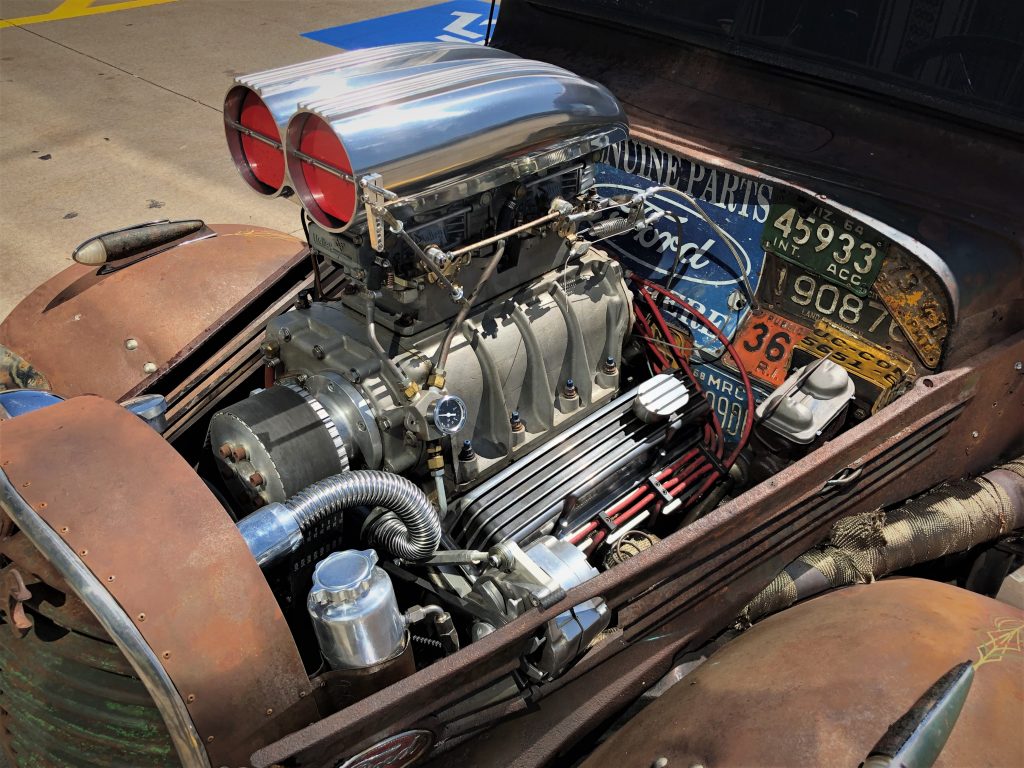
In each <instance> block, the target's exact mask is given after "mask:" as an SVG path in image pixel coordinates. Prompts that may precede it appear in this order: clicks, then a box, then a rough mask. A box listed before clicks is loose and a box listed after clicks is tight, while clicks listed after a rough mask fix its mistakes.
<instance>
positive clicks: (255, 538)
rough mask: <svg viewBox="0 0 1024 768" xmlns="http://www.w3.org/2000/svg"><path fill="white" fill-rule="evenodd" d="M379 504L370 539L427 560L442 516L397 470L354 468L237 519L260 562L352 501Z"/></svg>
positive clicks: (271, 560) (291, 548)
mask: <svg viewBox="0 0 1024 768" xmlns="http://www.w3.org/2000/svg"><path fill="white" fill-rule="evenodd" d="M363 506H367V507H381V508H383V509H384V510H386V513H385V514H384V515H382V516H380V517H378V518H376V519H375V520H374V521H373V523H372V524H371V525H370V526H369V530H368V534H369V538H370V543H371V544H373V545H374V546H380V547H382V548H383V549H385V550H387V551H388V552H390V553H391V554H392V555H394V556H396V557H400V558H402V559H403V560H409V561H419V560H426V559H427V558H429V557H430V556H431V555H433V554H434V551H435V550H436V549H437V545H438V542H439V541H440V539H441V521H440V520H439V519H438V516H437V512H436V511H435V510H434V507H433V506H432V505H431V503H430V501H429V500H428V499H427V497H426V494H424V493H423V491H421V490H420V489H419V488H417V487H416V486H415V485H414V484H413V483H412V482H410V481H409V480H406V479H405V478H404V477H401V476H400V475H395V474H392V473H390V472H379V471H377V470H370V469H367V470H355V471H352V472H342V473H341V474H338V475H332V476H331V477H328V478H326V479H324V480H320V481H318V482H315V483H313V484H312V485H309V486H307V487H306V488H304V489H303V490H301V491H299V492H298V493H297V494H295V495H294V496H292V497H291V498H290V499H288V500H287V501H285V502H284V503H277V502H273V503H271V504H267V505H266V506H265V507H261V508H260V509H258V510H256V511H255V512H253V513H252V514H251V515H249V516H248V517H246V518H243V519H242V520H241V521H240V522H239V523H238V530H239V532H240V533H241V534H242V537H243V538H244V539H245V543H246V544H247V545H248V546H249V551H250V552H252V555H253V557H255V558H256V562H257V563H259V565H260V566H267V565H270V564H272V563H274V562H276V561H277V560H278V559H280V558H281V557H283V556H284V555H287V554H289V553H290V552H294V551H295V550H296V549H297V548H298V547H299V545H300V544H301V543H302V542H303V540H304V536H305V534H306V533H307V532H308V531H309V530H310V529H311V528H313V527H314V526H316V524H317V523H319V522H320V521H322V520H323V519H324V518H326V517H328V516H330V515H336V514H337V513H339V512H341V511H342V510H343V509H348V508H350V507H363Z"/></svg>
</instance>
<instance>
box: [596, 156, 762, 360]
mask: <svg viewBox="0 0 1024 768" xmlns="http://www.w3.org/2000/svg"><path fill="white" fill-rule="evenodd" d="M602 161H603V162H601V163H599V164H598V165H597V169H596V174H595V176H596V180H597V187H598V189H599V190H600V191H601V193H602V194H606V195H616V194H627V193H633V192H637V191H640V190H643V189H647V188H649V187H651V186H654V185H656V184H664V185H668V186H672V187H675V188H677V189H680V190H682V191H683V192H686V193H687V194H688V195H691V196H692V197H693V198H694V199H696V200H697V202H698V204H699V205H700V207H701V208H702V209H703V210H704V211H705V212H706V213H707V214H708V216H710V217H711V219H712V220H713V221H714V222H715V224H717V225H718V226H719V227H720V228H721V229H722V231H723V232H725V233H726V235H728V237H729V239H730V240H731V242H732V245H733V246H734V248H735V250H736V252H737V254H738V255H739V257H740V259H741V261H742V262H743V263H742V267H743V272H744V273H746V275H747V279H748V280H749V282H750V285H751V287H752V288H754V289H755V290H756V288H757V283H758V281H759V279H760V276H761V268H762V267H763V266H764V260H765V254H764V250H763V249H762V248H761V232H762V230H763V228H764V222H765V220H766V218H767V216H768V206H769V204H770V202H771V197H772V187H771V185H769V184H766V183H764V182H763V181H760V180H758V179H752V178H747V177H743V176H737V175H736V174H732V173H728V172H727V171H724V170H722V169H720V168H712V167H709V166H705V165H702V164H700V163H697V162H694V161H692V160H688V159H686V158H683V157H678V156H676V155H672V154H669V153H668V152H664V151H662V150H659V149H656V148H654V147H651V146H648V145H647V144H643V143H641V142H638V141H627V142H623V143H622V144H617V145H615V146H613V147H610V148H609V149H608V150H606V152H605V155H604V157H603V158H602ZM648 208H649V212H652V211H654V210H658V209H660V210H663V211H666V212H667V213H672V214H675V216H676V217H677V218H678V220H679V223H681V224H682V231H681V232H680V230H679V227H677V224H676V222H675V221H673V220H672V218H671V217H669V216H667V215H666V216H665V217H663V218H662V219H661V220H660V221H659V222H658V223H657V224H656V225H655V226H654V227H652V228H650V229H647V230H645V231H642V232H635V233H630V234H626V235H622V236H621V237H617V238H614V239H612V240H609V241H606V243H605V245H607V246H608V247H609V249H610V250H611V251H612V252H613V253H615V255H617V256H618V257H619V258H620V259H621V260H622V262H623V263H624V264H625V266H627V267H628V268H629V269H631V270H632V271H633V272H635V273H636V274H638V275H640V276H641V277H645V278H648V279H650V280H653V281H655V282H658V283H661V284H663V285H664V284H665V283H666V282H667V281H668V278H669V275H671V274H672V272H673V269H674V270H675V274H676V275H677V277H676V278H675V281H674V286H673V290H674V292H675V293H677V294H678V295H679V296H681V297H682V298H684V299H686V301H688V302H689V303H690V304H692V305H693V307H694V308H695V309H696V310H697V311H699V312H701V313H703V314H704V315H705V316H706V317H707V318H708V319H709V320H710V321H711V322H712V323H714V324H715V325H716V326H718V327H719V328H720V329H721V330H722V331H723V332H724V333H725V335H726V336H728V337H729V338H732V336H733V334H734V333H735V332H736V328H737V327H738V325H739V323H740V320H741V319H742V318H743V316H744V315H745V312H746V309H745V308H742V309H739V310H736V309H733V308H732V307H731V306H730V301H729V298H730V295H732V294H734V293H735V294H736V297H741V298H744V299H745V298H746V297H745V296H744V292H743V286H742V282H741V278H740V274H741V272H740V265H739V264H737V262H736V258H735V257H734V256H733V255H732V253H731V252H730V250H729V248H728V247H727V246H726V245H725V244H724V243H722V242H721V238H720V237H719V235H718V234H717V233H716V232H715V231H714V230H713V229H712V228H711V227H710V226H709V225H708V223H707V222H706V221H704V219H703V218H702V217H701V215H700V214H699V212H697V211H696V210H694V209H693V206H691V205H690V204H689V203H688V202H686V201H685V200H684V199H683V198H682V197H680V196H679V195H677V194H674V193H673V192H669V191H666V192H663V193H658V194H656V195H654V196H653V197H651V198H650V199H649V201H648ZM680 242H681V246H682V247H681V252H680V251H679V248H680ZM679 255H681V256H682V258H681V259H680V260H679V261H680V263H679V264H678V265H677V264H676V261H677V257H678V256H679ZM734 298H735V297H734ZM664 311H665V312H666V313H668V314H671V315H672V316H673V317H674V318H675V322H677V323H679V324H680V325H684V326H687V327H689V328H691V329H692V331H693V336H694V342H695V343H696V345H697V346H698V347H699V348H701V349H703V350H705V351H708V352H711V353H713V354H716V355H717V354H720V353H721V351H722V350H721V347H722V345H721V343H720V342H718V341H717V339H716V338H715V336H714V335H713V334H712V333H710V332H709V331H707V330H705V329H704V327H703V326H702V325H700V324H699V323H698V322H697V321H695V320H693V319H692V318H690V317H689V316H688V315H686V314H684V313H681V312H679V311H677V310H675V309H672V308H671V307H670V306H669V305H668V304H666V305H665V307H664Z"/></svg>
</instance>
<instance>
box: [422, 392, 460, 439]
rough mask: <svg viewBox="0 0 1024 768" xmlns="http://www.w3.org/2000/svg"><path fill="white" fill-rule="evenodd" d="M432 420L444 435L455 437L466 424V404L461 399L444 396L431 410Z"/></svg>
mask: <svg viewBox="0 0 1024 768" xmlns="http://www.w3.org/2000/svg"><path fill="white" fill-rule="evenodd" d="M430 420H431V421H432V422H434V426H435V427H437V431H438V432H440V433H441V434H443V435H454V434H455V433H456V432H458V431H459V430H460V429H462V427H463V426H465V424H466V404H465V403H464V402H463V401H462V398H461V397H456V396H455V395H444V396H443V397H441V398H438V400H437V402H436V403H434V405H433V406H432V407H431V409H430Z"/></svg>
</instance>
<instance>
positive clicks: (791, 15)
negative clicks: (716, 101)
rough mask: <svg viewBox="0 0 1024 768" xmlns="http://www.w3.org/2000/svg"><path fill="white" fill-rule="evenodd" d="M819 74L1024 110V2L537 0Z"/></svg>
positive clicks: (996, 111)
mask: <svg viewBox="0 0 1024 768" xmlns="http://www.w3.org/2000/svg"><path fill="white" fill-rule="evenodd" d="M535 2H536V3H537V4H538V5H544V6H548V7H560V8H562V9H564V10H569V11H572V12H574V13H579V14H583V15H587V16H600V17H604V18H607V19H609V20H613V21H615V22H616V23H618V24H623V25H625V26H631V27H639V28H644V29H649V30H651V31H654V32H657V33H659V34H662V35H669V36H674V37H679V38H682V39H686V40H688V41H691V42H696V43H700V44H702V45H706V46H709V47H715V48H720V49H724V50H727V51H729V52H730V53H735V54H739V55H743V56H747V57H751V58H756V59H761V60H765V59H767V60H769V61H770V62H771V63H773V64H776V65H779V66H782V67H788V68H793V69H799V70H801V71H805V72H807V71H811V72H813V73H814V74H816V75H819V76H824V77H829V78H832V79H837V80H841V81H844V82H851V83H853V84H856V85H858V86H862V87H867V88H871V89H875V90H879V89H881V90H885V91H888V92H891V93H894V94H895V93H897V92H899V93H902V95H904V96H910V97H918V98H920V97H923V98H926V99H927V100H928V101H930V102H932V103H936V102H939V103H938V104H936V105H937V106H942V103H941V102H945V103H946V104H947V105H957V106H965V105H966V106H969V107H972V108H973V109H974V110H981V111H984V112H988V113H991V114H993V115H1001V116H1011V115H1013V116H1020V115H1024V0H835V1H832V0H535Z"/></svg>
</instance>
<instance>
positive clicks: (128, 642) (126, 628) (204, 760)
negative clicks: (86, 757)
mask: <svg viewBox="0 0 1024 768" xmlns="http://www.w3.org/2000/svg"><path fill="white" fill-rule="evenodd" d="M0 507H3V509H4V511H5V512H7V514H8V515H10V517H11V519H12V520H13V521H14V522H15V523H17V525H18V528H20V529H21V531H22V533H24V534H25V535H26V536H28V538H29V541H31V542H32V544H33V545H34V546H35V547H36V549H38V550H39V551H40V552H42V553H43V555H44V556H45V557H46V559H47V560H49V561H50V563H52V564H53V566H54V567H55V568H56V569H57V570H58V571H59V572H60V574H61V576H63V577H64V579H65V580H66V581H67V582H68V584H69V585H70V586H71V587H72V589H74V590H75V592H76V594H77V595H78V596H79V597H80V598H81V599H82V602H84V603H85V604H86V605H87V606H88V607H89V609H90V610H91V611H92V612H93V614H95V616H96V618H97V619H99V622H100V624H102V625H103V628H104V629H105V630H106V631H107V633H108V634H109V635H110V636H111V638H113V640H114V642H115V643H116V644H117V647H118V648H120V649H121V653H123V654H124V655H125V658H127V659H128V661H129V663H130V664H131V665H132V669H134V670H135V672H136V674H138V676H139V679H141V680H142V682H143V684H144V685H145V686H146V690H147V691H149V695H150V696H152V697H153V701H154V703H155V704H156V707H157V710H159V712H160V715H161V716H162V717H163V719H164V724H165V725H166V726H167V731H168V732H169V733H170V736H171V741H172V743H173V744H174V748H175V750H176V751H177V753H178V758H179V759H180V760H181V764H182V765H183V766H185V767H186V768H210V760H209V757H208V756H207V754H206V750H205V749H204V748H203V745H202V741H201V739H200V738H199V733H198V732H197V731H196V728H195V724H194V723H193V722H192V718H191V717H190V716H189V714H188V709H187V708H186V707H185V702H184V701H183V700H182V698H181V696H180V695H179V693H178V691H177V689H176V688H175V687H174V683H173V682H172V681H171V678H170V677H169V676H168V674H167V671H166V670H165V669H164V668H163V666H162V665H161V664H160V662H159V660H158V659H157V657H156V654H155V653H153V649H152V648H150V647H149V645H148V644H147V643H146V641H145V639H144V638H143V637H142V633H140V632H139V630H138V628H137V627H136V626H135V624H134V623H133V622H132V620H131V619H130V618H129V617H128V614H126V613H125V612H124V610H122V608H121V606H120V605H118V604H117V602H116V601H115V600H114V598H113V596H112V595H111V594H110V592H108V591H107V590H106V589H105V588H104V587H103V585H102V584H101V583H100V581H99V579H97V578H96V577H95V576H94V575H93V573H92V571H90V570H89V569H88V568H86V566H85V563H83V562H82V561H81V560H80V559H79V558H78V555H76V554H75V552H74V550H72V549H71V547H69V546H68V545H67V543H65V541H64V540H63V539H62V538H61V537H60V536H59V535H58V534H57V533H56V531H54V530H53V529H52V528H51V527H50V526H49V525H48V524H47V523H46V521H45V520H43V519H42V518H41V517H40V516H39V515H38V513H37V512H36V511H35V510H34V509H32V507H31V506H30V505H29V504H28V502H26V501H25V499H23V498H22V497H21V495H20V494H19V493H18V492H17V491H16V490H15V488H14V485H13V484H12V483H11V481H10V478H8V477H7V474H6V473H5V472H4V471H3V470H2V469H0Z"/></svg>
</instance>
